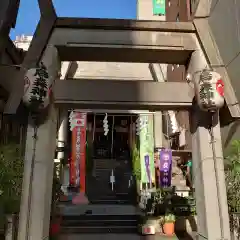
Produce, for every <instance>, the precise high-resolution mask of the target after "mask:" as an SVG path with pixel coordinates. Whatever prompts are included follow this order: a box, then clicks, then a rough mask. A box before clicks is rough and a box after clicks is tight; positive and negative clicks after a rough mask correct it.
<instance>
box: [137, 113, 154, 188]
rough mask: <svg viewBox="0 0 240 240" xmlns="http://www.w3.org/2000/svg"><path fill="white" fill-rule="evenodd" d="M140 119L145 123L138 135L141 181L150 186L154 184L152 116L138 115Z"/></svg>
mask: <svg viewBox="0 0 240 240" xmlns="http://www.w3.org/2000/svg"><path fill="white" fill-rule="evenodd" d="M140 118H141V121H142V122H144V123H145V124H144V125H143V126H142V127H141V129H140V133H139V139H140V162H141V181H142V183H150V184H151V183H153V182H155V167H154V138H153V116H152V115H140Z"/></svg>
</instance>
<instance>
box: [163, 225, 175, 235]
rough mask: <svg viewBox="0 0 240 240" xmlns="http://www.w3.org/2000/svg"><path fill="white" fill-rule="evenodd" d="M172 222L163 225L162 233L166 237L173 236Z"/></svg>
mask: <svg viewBox="0 0 240 240" xmlns="http://www.w3.org/2000/svg"><path fill="white" fill-rule="evenodd" d="M174 225H175V224H174V222H166V223H164V224H163V233H164V234H166V235H167V236H172V235H173V234H174Z"/></svg>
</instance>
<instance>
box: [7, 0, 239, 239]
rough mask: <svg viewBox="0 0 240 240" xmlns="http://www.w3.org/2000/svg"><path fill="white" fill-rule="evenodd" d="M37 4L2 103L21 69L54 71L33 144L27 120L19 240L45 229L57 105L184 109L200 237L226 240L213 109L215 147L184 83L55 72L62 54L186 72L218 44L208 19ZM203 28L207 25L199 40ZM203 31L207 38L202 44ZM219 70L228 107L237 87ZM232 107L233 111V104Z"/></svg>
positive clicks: (18, 87)
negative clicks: (90, 14) (68, 14)
mask: <svg viewBox="0 0 240 240" xmlns="http://www.w3.org/2000/svg"><path fill="white" fill-rule="evenodd" d="M39 7H40V11H41V19H40V22H39V24H38V27H37V30H36V32H35V34H34V38H33V40H32V43H31V46H30V48H29V51H28V52H27V53H26V57H25V59H24V62H23V66H24V68H22V69H21V71H19V73H18V75H17V76H16V79H15V82H16V84H15V89H14V91H13V92H12V93H11V97H10V99H9V101H8V103H7V106H6V109H5V112H6V113H8V114H14V113H15V112H16V110H17V107H18V105H19V103H20V101H21V98H22V96H23V85H24V80H23V79H24V75H25V73H26V70H24V69H25V68H31V67H35V66H36V65H37V64H38V63H39V62H40V61H42V62H43V63H44V64H45V66H47V67H48V68H49V69H50V71H49V74H51V75H52V76H55V78H56V81H55V84H54V101H53V103H51V106H50V111H49V113H48V117H47V120H46V121H45V122H44V124H42V125H40V127H39V128H38V134H37V139H36V145H34V143H33V136H35V133H34V128H33V127H32V126H31V125H29V127H28V133H27V144H26V146H27V147H26V153H25V170H24V181H23V194H22V202H21V212H20V221H19V234H18V240H26V239H29V240H42V239H46V237H47V236H48V231H49V215H50V205H51V189H52V179H53V159H54V151H55V147H56V128H57V125H56V124H57V123H56V119H57V109H62V108H65V109H69V108H81V109H84V108H88V109H89V108H90V109H91V108H94V109H96V108H102V109H123V110H125V109H126V110H127V109H146V110H148V109H149V110H153V111H154V110H163V109H188V110H189V111H190V112H191V118H192V121H191V129H192V155H193V169H194V176H195V179H194V183H195V187H196V196H197V215H198V233H199V239H210V240H220V239H226V240H230V230H229V217H228V208H227V199H226V189H225V178H224V171H223V155H222V144H221V133H220V125H219V116H218V113H216V114H215V115H214V120H215V125H214V127H213V137H214V143H213V144H214V150H215V154H214V153H213V149H212V144H210V143H211V141H212V139H211V135H210V133H209V130H208V122H207V121H206V119H207V117H206V113H203V112H201V111H200V110H199V109H198V108H196V107H195V106H194V105H193V104H192V102H193V97H194V91H193V89H192V88H191V86H190V85H189V84H188V83H187V82H186V83H179V82H169V83H168V82H165V83H160V82H140V81H111V80H101V81H100V80H96V81H95V80H88V79H84V80H79V81H76V80H67V81H60V80H59V79H58V78H59V72H60V66H61V64H60V63H61V61H81V60H82V61H111V62H147V63H168V64H185V65H187V66H188V73H190V74H193V73H195V72H196V71H199V70H202V69H204V68H206V67H209V68H211V67H212V66H211V65H212V61H213V59H217V57H218V56H217V52H216V49H211V46H213V45H214V43H213V42H212V39H210V38H209V32H208V25H207V23H204V24H205V25H203V24H202V23H201V24H202V25H201V24H198V23H199V22H198V23H196V22H177V23H173V22H158V21H136V20H111V19H108V20H107V19H81V18H59V17H57V15H56V12H55V10H54V6H53V4H52V2H51V1H50V0H39ZM201 29H205V31H206V33H204V34H205V35H204V36H205V37H204V38H202V39H203V40H201V36H203V35H201V34H203V32H202V31H201ZM199 36H200V38H199ZM207 38H208V41H209V42H210V45H209V44H208V45H207V46H208V49H207V48H205V49H202V46H205V45H206V39H207ZM209 49H210V50H209ZM208 50H209V51H208ZM210 53H211V54H210ZM209 54H210V55H209ZM189 59H190V60H189ZM217 67H218V66H217V65H215V68H217ZM219 69H220V73H221V74H222V76H223V77H224V81H225V85H226V97H225V99H226V102H227V104H228V105H229V106H234V104H233V103H234V101H235V99H233V96H235V94H234V92H233V89H232V87H231V84H230V82H229V79H228V76H227V74H226V70H225V69H223V68H222V66H221V68H219ZM219 69H218V68H217V69H216V70H219ZM235 102H236V101H235ZM230 112H231V114H232V116H233V117H234V116H236V114H237V113H236V112H239V109H230ZM234 114H235V115H234ZM214 155H216V156H215V157H214ZM33 156H34V157H33Z"/></svg>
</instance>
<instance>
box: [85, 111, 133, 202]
mask: <svg viewBox="0 0 240 240" xmlns="http://www.w3.org/2000/svg"><path fill="white" fill-rule="evenodd" d="M106 116H107V117H106ZM136 118H137V116H136V115H133V114H119V113H108V114H105V113H89V114H87V159H86V161H88V162H87V169H86V171H87V172H86V192H87V195H88V199H89V201H90V202H93V203H94V202H96V203H116V202H118V203H133V202H134V199H135V198H136V192H135V181H134V177H133V172H132V159H131V151H132V146H133V142H134V141H135V133H134V132H135V129H134V123H135V121H136ZM104 119H107V126H106V128H107V129H105V127H104V124H103V121H104ZM106 131H108V132H107V133H106Z"/></svg>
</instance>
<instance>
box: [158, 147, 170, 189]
mask: <svg viewBox="0 0 240 240" xmlns="http://www.w3.org/2000/svg"><path fill="white" fill-rule="evenodd" d="M159 164H160V166H159V169H160V176H159V177H160V179H159V182H160V184H161V187H170V186H171V181H172V150H171V149H162V150H161V151H160V162H159Z"/></svg>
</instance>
